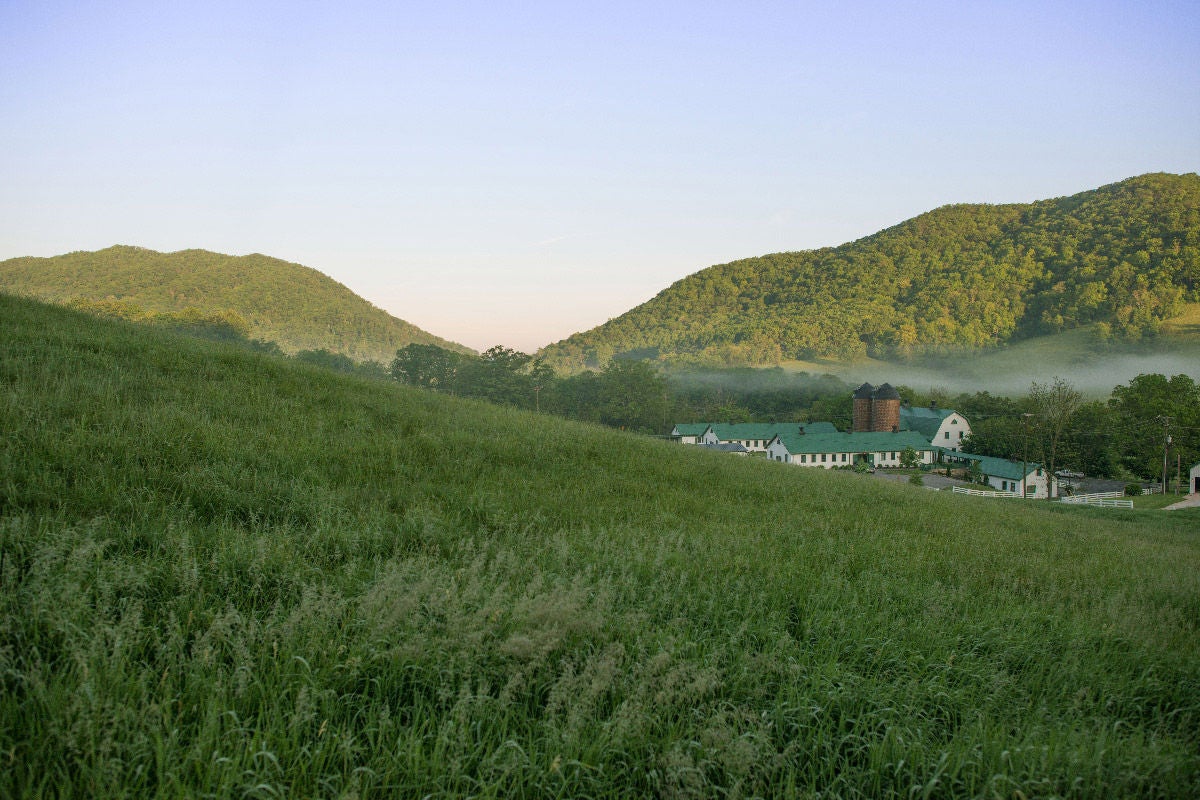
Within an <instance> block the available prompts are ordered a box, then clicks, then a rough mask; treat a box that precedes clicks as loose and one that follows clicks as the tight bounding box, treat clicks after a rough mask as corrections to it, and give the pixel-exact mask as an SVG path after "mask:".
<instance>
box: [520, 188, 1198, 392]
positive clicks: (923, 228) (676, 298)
mask: <svg viewBox="0 0 1200 800" xmlns="http://www.w3.org/2000/svg"><path fill="white" fill-rule="evenodd" d="M1198 300H1200V176H1197V175H1196V174H1194V173H1189V174H1186V175H1169V174H1151V175H1143V176H1140V177H1137V178H1131V179H1129V180H1126V181H1122V182H1120V183H1115V184H1111V185H1108V186H1103V187H1101V188H1099V189H1095V190H1093V191H1088V192H1083V193H1081V194H1077V195H1073V196H1071V197H1065V198H1059V199H1054V200H1044V201H1040V202H1035V203H1027V204H1011V205H952V206H946V207H943V208H939V209H937V210H935V211H931V212H928V213H926V214H922V215H920V216H918V217H914V218H913V219H910V220H908V221H906V222H903V223H901V224H899V225H896V226H894V227H892V228H888V229H886V230H883V231H880V232H879V233H876V234H874V235H872V236H868V237H866V238H863V239H859V240H857V241H854V242H850V243H848V244H844V245H841V246H839V247H834V248H823V249H819V250H810V251H802V252H791V253H774V254H771V255H766V256H761V257H758V258H748V259H742V260H740V261H734V262H731V263H729V264H720V265H717V266H714V267H710V268H708V269H705V270H702V271H700V272H698V273H696V274H694V275H691V276H688V277H687V278H684V279H682V280H680V281H677V282H676V283H674V284H672V285H671V286H670V287H669V288H667V289H665V290H664V291H662V292H660V293H659V294H658V295H657V296H656V297H654V298H653V299H651V300H650V301H649V302H647V303H644V304H643V305H641V306H638V307H637V308H635V309H633V310H631V311H629V312H627V313H625V314H623V315H621V316H620V317H617V318H615V319H612V320H610V321H609V322H607V323H605V324H604V325H601V326H599V327H597V328H595V329H593V330H590V331H586V332H583V333H579V334H575V335H574V336H571V337H570V338H568V339H566V340H564V341H562V342H559V343H557V344H555V345H552V346H550V347H548V348H546V350H545V351H544V353H543V355H544V356H545V357H546V359H547V361H548V363H550V364H552V365H553V366H555V367H556V368H559V369H568V370H572V369H579V368H582V367H584V366H596V365H599V364H602V363H604V362H605V361H607V360H608V359H609V358H611V357H613V356H614V355H621V354H630V355H632V356H637V357H651V358H653V357H659V358H664V359H670V360H695V361H700V362H709V363H725V364H770V363H777V362H779V361H782V360H785V359H809V358H834V359H847V358H854V357H858V356H863V355H872V356H877V357H885V358H889V357H896V356H900V357H907V356H910V355H916V354H920V353H930V352H945V351H950V350H956V349H976V348H982V347H988V346H991V345H997V344H1002V343H1005V342H1008V341H1011V340H1014V339H1019V338H1023V337H1028V336H1034V335H1038V334H1042V333H1050V332H1055V331H1060V330H1065V329H1068V328H1074V327H1078V326H1082V325H1090V324H1094V325H1095V330H1096V332H1097V335H1098V336H1099V337H1100V338H1106V337H1112V336H1115V337H1121V338H1133V339H1136V338H1141V337H1146V336H1153V335H1155V334H1156V333H1157V332H1158V329H1159V327H1160V326H1161V324H1162V322H1163V320H1165V319H1168V318H1170V317H1171V316H1172V315H1173V314H1174V313H1176V312H1177V311H1178V309H1179V308H1180V307H1181V304H1182V303H1183V302H1185V301H1193V302H1194V301H1198Z"/></svg>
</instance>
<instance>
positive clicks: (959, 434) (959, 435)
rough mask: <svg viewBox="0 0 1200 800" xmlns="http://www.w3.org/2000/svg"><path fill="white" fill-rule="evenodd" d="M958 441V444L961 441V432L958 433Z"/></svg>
mask: <svg viewBox="0 0 1200 800" xmlns="http://www.w3.org/2000/svg"><path fill="white" fill-rule="evenodd" d="M958 440H959V441H960V442H961V441H962V431H959V432H958Z"/></svg>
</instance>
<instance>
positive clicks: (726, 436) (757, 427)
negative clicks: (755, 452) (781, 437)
mask: <svg viewBox="0 0 1200 800" xmlns="http://www.w3.org/2000/svg"><path fill="white" fill-rule="evenodd" d="M712 429H713V433H715V434H716V435H717V438H718V439H720V440H721V441H723V442H728V441H732V440H734V439H737V440H748V439H762V440H763V441H768V442H769V441H770V440H771V439H774V438H775V434H777V433H784V432H785V431H791V432H795V433H799V432H800V423H799V422H739V423H731V424H725V423H720V422H714V423H713V426H712Z"/></svg>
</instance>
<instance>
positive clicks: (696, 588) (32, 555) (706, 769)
mask: <svg viewBox="0 0 1200 800" xmlns="http://www.w3.org/2000/svg"><path fill="white" fill-rule="evenodd" d="M0 388H2V391H0V796H3V797H62V798H67V797H113V798H119V797H220V798H224V797H252V798H269V797H346V798H350V797H357V798H368V797H435V798H437V797H497V798H499V797H529V798H533V797H561V798H617V797H664V798H689V797H714V798H743V797H747V798H748V797H813V798H816V797H821V798H832V797H848V798H855V797H857V798H887V797H896V798H939V797H940V798H951V797H953V798H958V797H983V798H1033V797H1070V798H1083V797H1163V798H1169V797H1195V796H1198V795H1200V746H1198V744H1197V743H1198V742H1200V631H1198V629H1197V626H1198V624H1200V513H1197V512H1195V511H1186V512H1166V511H1153V510H1145V511H1142V510H1134V511H1123V510H1101V509H1086V508H1069V507H1065V506H1062V505H1053V504H1049V503H1032V502H1031V503H1027V504H1024V503H1018V502H1004V501H997V500H990V499H985V498H964V497H957V496H951V495H949V494H946V493H938V492H932V491H928V490H926V489H921V488H917V487H910V486H907V485H891V484H887V483H884V482H881V481H873V480H869V479H865V478H863V477H861V476H856V475H853V474H850V473H843V472H836V473H835V472H823V471H820V472H818V471H815V470H814V471H808V470H803V469H799V468H795V467H790V466H785V465H782V464H776V463H771V462H768V461H766V460H765V459H736V458H731V457H728V456H724V455H722V454H714V453H707V452H701V451H699V450H698V449H689V448H684V447H680V446H675V445H671V444H669V443H667V442H663V441H657V440H653V439H648V438H640V437H636V436H633V435H628V434H622V433H620V432H618V431H612V430H606V429H602V428H599V427H593V426H587V425H582V424H576V423H571V422H567V421H563V420H559V419H555V418H552V417H548V416H538V415H534V414H530V413H527V412H520V411H515V410H508V409H504V408H500V407H495V406H490V405H486V404H483V403H479V402H472V401H466V400H460V399H456V398H450V397H445V396H440V395H437V394H433V393H428V392H422V391H418V390H414V389H408V388H406V387H402V386H398V385H389V384H384V383H379V382H372V381H368V380H364V379H358V378H355V377H353V376H343V375H339V374H335V373H333V372H328V371H323V370H321V369H319V368H317V367H312V366H307V365H305V364H301V363H296V362H294V361H288V360H283V359H275V358H271V357H269V356H263V355H259V354H255V353H253V352H248V351H245V350H241V349H237V348H234V347H231V346H226V345H221V344H219V343H215V342H206V341H199V340H192V339H186V338H182V337H178V336H175V335H172V334H171V333H169V332H165V331H159V330H155V329H147V328H139V327H136V326H134V325H131V324H126V323H121V322H116V321H108V320H101V319H96V318H93V317H89V316H86V315H83V314H79V313H74V312H71V311H68V310H65V309H62V308H57V307H51V306H46V305H42V304H39V303H35V302H32V301H27V300H19V299H14V298H11V297H5V296H0Z"/></svg>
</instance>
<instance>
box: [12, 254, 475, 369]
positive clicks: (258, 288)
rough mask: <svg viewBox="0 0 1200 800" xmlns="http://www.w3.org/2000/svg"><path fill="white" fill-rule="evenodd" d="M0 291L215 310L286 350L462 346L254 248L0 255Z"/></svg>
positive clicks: (364, 354) (380, 353)
mask: <svg viewBox="0 0 1200 800" xmlns="http://www.w3.org/2000/svg"><path fill="white" fill-rule="evenodd" d="M0 290H3V291H6V292H13V293H16V294H23V295H28V296H32V297H37V298H39V299H42V300H49V301H51V302H57V303H71V302H74V303H76V304H82V305H87V303H88V302H92V303H94V302H97V301H121V302H122V303H125V304H132V305H134V306H137V307H140V308H141V309H145V310H147V311H155V312H162V313H181V312H189V313H200V314H204V315H212V314H221V315H226V316H231V317H235V318H238V319H240V320H244V321H245V324H246V326H247V330H246V331H245V333H247V335H249V336H252V337H254V338H258V339H265V340H269V341H274V342H276V343H278V344H279V346H280V347H281V348H283V349H284V350H285V351H287V352H292V353H294V352H298V351H301V350H321V349H324V350H329V351H332V352H335V353H341V354H343V355H347V356H349V357H351V358H354V359H356V360H367V359H372V360H377V361H382V362H387V361H389V360H390V359H391V358H392V357H393V356H394V355H395V353H396V350H397V349H399V348H401V347H404V346H405V345H408V344H411V343H413V342H417V343H421V344H436V345H438V346H440V347H446V348H449V349H452V350H458V351H462V352H468V349H467V348H465V347H463V346H462V345H459V344H456V343H453V342H449V341H446V340H445V339H441V338H439V337H437V336H434V335H433V334H430V333H428V332H426V331H423V330H421V329H420V328H418V327H417V326H415V325H412V324H411V323H408V322H405V321H404V320H402V319H397V318H396V317H393V316H392V315H391V314H388V313H387V312H386V311H384V310H383V309H381V308H377V307H376V306H373V305H371V304H370V303H368V302H367V301H366V300H364V299H363V298H361V297H359V296H358V295H356V294H354V292H352V291H350V289H348V288H346V287H345V286H343V285H342V284H340V283H338V282H337V281H334V280H333V279H332V278H330V277H328V276H326V275H323V274H322V273H320V272H318V271H317V270H315V269H312V268H310V267H305V266H302V265H300V264H293V263H290V262H287V261H281V260H279V259H277V258H270V257H269V256H264V255H259V254H257V253H255V254H252V255H248V256H228V255H222V254H220V253H212V252H209V251H207V250H181V251H179V252H176V253H159V252H156V251H154V250H147V249H145V248H140V247H127V246H121V245H118V246H115V247H109V248H107V249H105V250H99V251H96V252H76V253H68V254H66V255H61V256H55V257H53V258H32V257H25V258H14V259H10V260H8V261H3V262H0Z"/></svg>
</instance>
